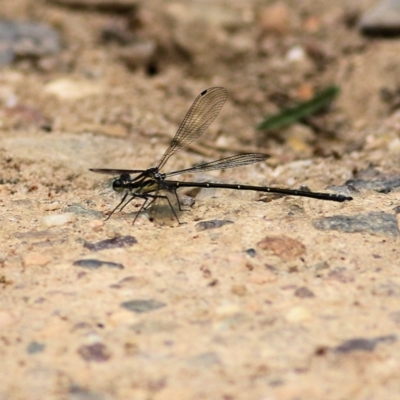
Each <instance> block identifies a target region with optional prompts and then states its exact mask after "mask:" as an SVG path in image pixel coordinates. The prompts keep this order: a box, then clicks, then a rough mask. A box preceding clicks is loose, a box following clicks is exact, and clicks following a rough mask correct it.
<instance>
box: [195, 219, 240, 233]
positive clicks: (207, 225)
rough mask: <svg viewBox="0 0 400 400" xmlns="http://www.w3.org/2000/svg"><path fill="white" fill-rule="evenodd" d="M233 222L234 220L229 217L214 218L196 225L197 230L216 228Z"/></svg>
mask: <svg viewBox="0 0 400 400" xmlns="http://www.w3.org/2000/svg"><path fill="white" fill-rule="evenodd" d="M228 224H233V221H229V220H227V219H213V220H211V221H202V222H199V223H197V224H196V225H195V227H196V230H197V231H205V230H207V229H216V228H220V227H221V226H224V225H228Z"/></svg>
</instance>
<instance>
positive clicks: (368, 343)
mask: <svg viewBox="0 0 400 400" xmlns="http://www.w3.org/2000/svg"><path fill="white" fill-rule="evenodd" d="M396 341H397V336H396V335H387V336H378V337H376V338H373V339H364V338H355V339H350V340H346V341H345V342H343V343H342V344H341V345H339V346H337V347H335V348H334V351H335V352H336V353H350V352H352V351H357V350H362V351H374V350H375V347H376V345H377V344H379V343H394V342H396Z"/></svg>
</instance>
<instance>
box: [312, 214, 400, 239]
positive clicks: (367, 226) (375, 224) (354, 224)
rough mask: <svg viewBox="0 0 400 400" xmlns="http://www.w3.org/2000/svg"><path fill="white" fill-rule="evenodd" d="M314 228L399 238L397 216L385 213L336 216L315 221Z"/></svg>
mask: <svg viewBox="0 0 400 400" xmlns="http://www.w3.org/2000/svg"><path fill="white" fill-rule="evenodd" d="M312 224H313V226H314V228H316V229H320V230H325V231H326V230H336V231H342V232H367V233H370V234H375V235H383V236H392V237H398V236H399V232H400V231H399V228H398V226H397V220H396V216H395V215H394V214H388V213H385V212H383V211H378V212H376V211H372V212H369V213H365V214H357V215H353V216H347V215H335V216H332V217H326V218H319V219H315V220H313V222H312Z"/></svg>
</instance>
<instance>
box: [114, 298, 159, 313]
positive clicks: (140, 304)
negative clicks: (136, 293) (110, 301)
mask: <svg viewBox="0 0 400 400" xmlns="http://www.w3.org/2000/svg"><path fill="white" fill-rule="evenodd" d="M165 306H166V304H165V303H161V302H160V301H157V300H130V301H125V302H124V303H121V307H123V308H126V309H127V310H129V311H133V312H135V313H145V312H149V311H153V310H157V309H158V308H162V307H165Z"/></svg>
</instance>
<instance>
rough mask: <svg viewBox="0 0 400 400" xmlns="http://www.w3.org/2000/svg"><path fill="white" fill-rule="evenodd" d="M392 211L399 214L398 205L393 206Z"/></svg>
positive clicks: (399, 207)
mask: <svg viewBox="0 0 400 400" xmlns="http://www.w3.org/2000/svg"><path fill="white" fill-rule="evenodd" d="M393 212H394V213H395V214H400V206H396V207H394V208H393Z"/></svg>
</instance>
